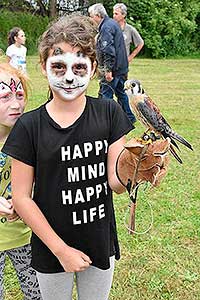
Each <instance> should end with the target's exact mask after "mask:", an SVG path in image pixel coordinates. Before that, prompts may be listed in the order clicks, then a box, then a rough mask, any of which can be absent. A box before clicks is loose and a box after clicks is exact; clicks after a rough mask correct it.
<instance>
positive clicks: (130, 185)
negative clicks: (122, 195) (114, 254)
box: [116, 144, 148, 234]
mask: <svg viewBox="0 0 200 300" xmlns="http://www.w3.org/2000/svg"><path fill="white" fill-rule="evenodd" d="M147 147H148V144H146V145H145V147H144V148H143V150H142V151H141V153H140V154H139V156H138V159H137V163H136V167H135V170H134V174H133V178H132V179H131V178H128V180H127V184H125V183H123V182H122V180H121V178H120V176H119V173H118V164H119V159H120V156H121V155H122V153H123V152H124V151H125V148H124V149H123V150H122V151H121V153H120V154H119V156H118V158H117V162H116V174H117V178H118V180H119V181H120V182H121V184H122V185H123V186H124V187H125V188H126V190H127V192H128V194H129V198H130V219H129V225H128V232H129V234H133V233H135V211H136V201H137V195H138V189H139V186H140V184H139V183H138V182H137V176H138V170H139V166H140V163H141V161H142V159H143V157H144V155H145V153H146V150H147Z"/></svg>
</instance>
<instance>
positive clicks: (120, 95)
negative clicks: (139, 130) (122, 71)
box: [115, 77, 136, 123]
mask: <svg viewBox="0 0 200 300" xmlns="http://www.w3.org/2000/svg"><path fill="white" fill-rule="evenodd" d="M124 82H125V79H124V78H123V77H118V82H117V86H116V87H115V94H116V96H117V101H118V103H119V104H120V105H121V106H122V108H123V110H124V112H125V113H126V114H127V116H128V118H129V120H130V121H131V123H135V122H136V117H135V115H134V114H133V112H132V111H131V109H130V105H129V99H128V96H127V95H126V93H125V90H124Z"/></svg>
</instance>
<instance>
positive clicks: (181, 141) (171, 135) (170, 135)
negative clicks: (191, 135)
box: [166, 127, 193, 150]
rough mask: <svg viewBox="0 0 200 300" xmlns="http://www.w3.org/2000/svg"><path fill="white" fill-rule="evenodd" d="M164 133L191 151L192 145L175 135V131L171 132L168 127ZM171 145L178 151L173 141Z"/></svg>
mask: <svg viewBox="0 0 200 300" xmlns="http://www.w3.org/2000/svg"><path fill="white" fill-rule="evenodd" d="M166 133H167V135H168V134H169V137H172V138H174V139H175V140H177V141H178V142H180V143H181V144H183V145H184V146H186V147H187V148H189V149H190V150H193V148H192V145H191V144H190V143H189V142H188V141H186V139H184V138H183V137H182V136H181V135H179V134H178V133H176V132H175V131H173V130H172V129H171V128H170V127H168V128H167V131H166ZM172 144H173V145H174V146H175V147H176V148H177V149H179V147H177V144H176V142H175V141H174V143H173V142H172Z"/></svg>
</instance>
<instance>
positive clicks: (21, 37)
mask: <svg viewBox="0 0 200 300" xmlns="http://www.w3.org/2000/svg"><path fill="white" fill-rule="evenodd" d="M25 41H26V37H25V33H24V31H23V30H20V31H19V32H18V34H17V36H16V37H15V42H16V43H18V44H20V45H24V44H25Z"/></svg>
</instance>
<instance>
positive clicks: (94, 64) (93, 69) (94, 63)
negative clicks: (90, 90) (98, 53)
mask: <svg viewBox="0 0 200 300" xmlns="http://www.w3.org/2000/svg"><path fill="white" fill-rule="evenodd" d="M96 68H97V62H96V61H94V62H93V65H92V70H91V73H90V78H92V77H93V76H94V74H95V71H96Z"/></svg>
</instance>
